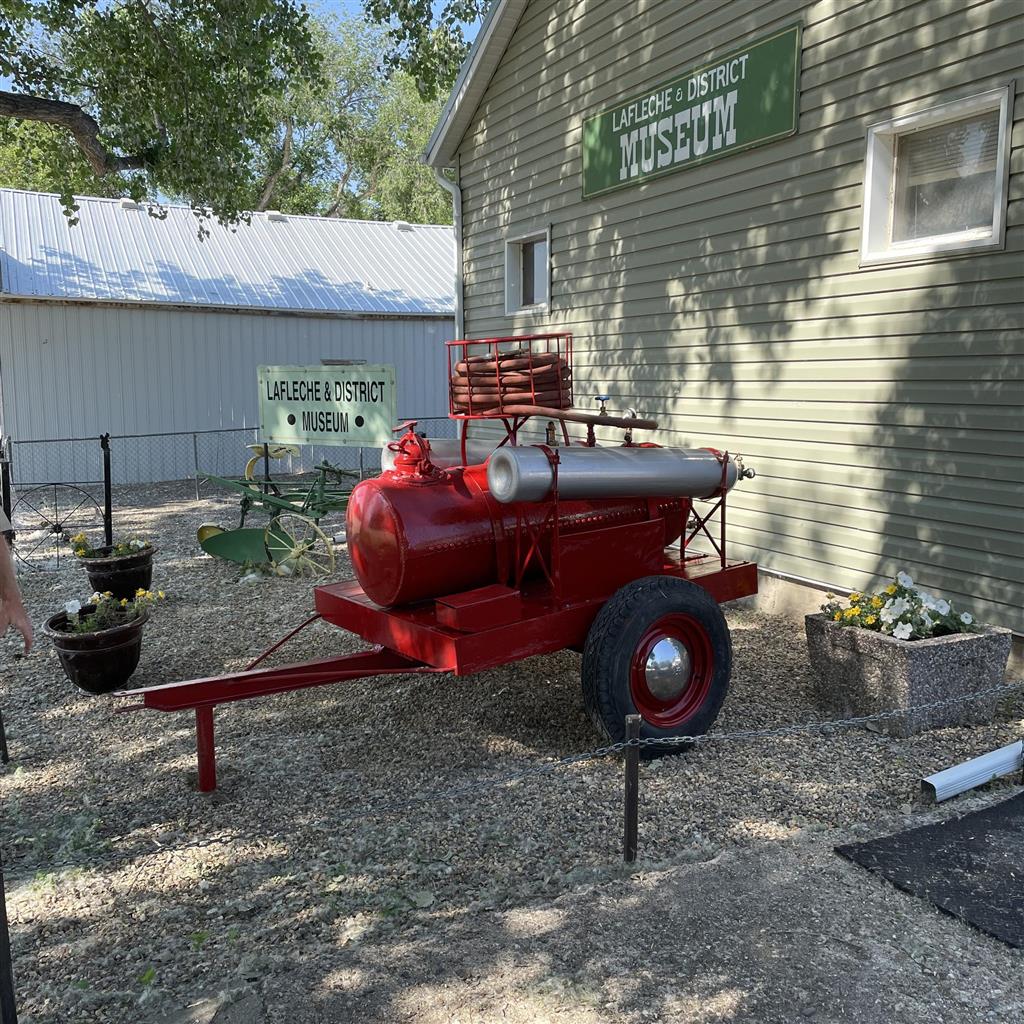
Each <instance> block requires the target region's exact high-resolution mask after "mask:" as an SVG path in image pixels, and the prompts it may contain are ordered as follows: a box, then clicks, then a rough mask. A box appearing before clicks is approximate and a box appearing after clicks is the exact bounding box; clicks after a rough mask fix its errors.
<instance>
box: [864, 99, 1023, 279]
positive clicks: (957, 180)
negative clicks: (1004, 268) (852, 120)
mask: <svg viewBox="0 0 1024 1024" xmlns="http://www.w3.org/2000/svg"><path fill="white" fill-rule="evenodd" d="M1009 93H1010V91H1009V88H1005V89H998V90H994V91H993V92H989V93H985V94H984V95H982V96H975V97H972V98H971V99H967V100H958V101H956V102H954V103H947V104H943V105H942V106H940V107H933V108H932V109H930V110H925V111H921V112H919V113H917V114H911V115H909V116H907V117H901V118H897V119H896V120H894V121H889V122H887V123H885V124H880V125H874V126H873V127H872V128H870V129H869V130H868V153H867V163H866V169H865V180H864V224H863V230H862V237H861V262H862V263H864V264H871V263H888V262H900V261H906V260H912V259H920V258H921V257H926V256H933V255H935V256H938V255H942V254H947V253H951V252H957V251H970V250H972V249H983V248H997V247H999V246H1001V245H1002V244H1003V232H1004V225H1005V218H1006V187H1007V178H1008V175H1007V169H1008V165H1007V155H1008V152H1009V147H1008V136H1009V110H1010V103H1009V101H1010V94H1009Z"/></svg>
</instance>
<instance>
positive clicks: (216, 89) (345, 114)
mask: <svg viewBox="0 0 1024 1024" xmlns="http://www.w3.org/2000/svg"><path fill="white" fill-rule="evenodd" d="M4 12H5V13H4V15H3V16H0V74H6V75H8V76H10V77H11V79H12V80H13V82H14V88H13V89H12V90H11V91H8V92H5V91H3V90H0V184H2V185H6V186H15V187H20V188H28V189H35V190H39V191H52V192H57V193H59V194H60V195H61V198H62V200H63V203H64V210H65V214H66V216H67V217H68V219H69V221H70V222H71V223H72V224H73V223H76V216H75V213H76V210H75V206H74V199H73V197H74V196H75V195H76V194H77V195H82V194H87V195H106V196H130V197H131V198H133V199H135V200H137V201H139V202H143V203H145V202H147V201H148V202H149V203H150V204H155V205H154V208H155V209H156V210H159V202H160V201H161V200H164V199H166V198H171V199H175V200H183V201H185V202H188V203H189V204H190V205H191V206H192V207H193V209H194V210H195V212H196V216H197V220H198V224H197V228H198V231H199V233H200V235H202V234H203V233H204V232H205V228H204V227H203V222H204V221H205V220H206V219H207V218H210V217H216V218H217V219H218V220H219V221H220V222H221V223H225V224H233V223H237V222H239V221H247V220H248V219H249V218H248V215H247V212H246V211H249V210H262V209H270V208H275V209H281V210H283V211H285V212H288V213H304V214H320V215H326V216H344V217H354V218H366V217H374V218H381V219H388V220H410V221H419V222H424V221H429V222H447V221H449V220H450V216H451V214H450V202H449V200H448V197H447V194H446V193H444V192H443V191H442V190H441V189H440V188H439V187H438V185H437V183H436V181H435V180H434V179H433V176H432V174H431V172H430V171H429V170H428V169H427V168H425V167H422V166H421V165H420V163H419V154H420V152H421V151H422V149H423V148H424V147H425V145H426V142H427V139H428V138H429V135H430V132H431V130H432V129H433V127H434V125H435V124H436V122H437V118H438V116H439V113H440V108H441V104H440V101H439V100H431V101H424V100H422V99H421V98H420V96H419V94H418V92H417V88H416V83H415V82H414V81H413V79H412V78H411V77H409V76H408V75H406V74H404V73H402V72H396V73H395V74H392V73H391V71H389V70H388V68H386V67H385V66H384V62H382V60H381V54H382V53H384V52H386V51H387V49H388V45H389V43H388V38H389V37H388V33H387V32H386V31H385V30H384V29H381V28H379V27H374V26H369V25H367V24H365V23H363V22H361V21H357V20H348V21H339V20H334V19H328V18H327V17H324V18H323V19H321V20H319V21H313V20H311V19H310V16H309V13H308V12H307V10H306V9H305V7H304V5H303V4H301V3H298V2H295V0H121V2H119V3H117V4H110V3H106V2H103V0H94V2H89V0H19V2H16V3H12V2H8V3H6V4H5V5H4ZM427 12H428V13H427V20H426V21H425V22H423V25H424V26H426V25H428V24H429V5H427ZM459 39H461V36H458V37H456V36H452V41H451V45H453V46H455V47H456V48H457V49H458V48H459V47H462V48H464V45H463V44H462V43H461V42H459ZM446 45H447V44H446ZM460 52H461V51H460ZM460 59H461V58H460ZM456 66H457V64H456ZM40 101H41V102H40ZM54 101H56V102H54ZM62 104H69V105H70V106H68V107H66V108H65V107H63V106H62ZM3 115H6V116H3Z"/></svg>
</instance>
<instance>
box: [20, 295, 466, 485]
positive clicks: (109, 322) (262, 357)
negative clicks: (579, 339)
mask: <svg viewBox="0 0 1024 1024" xmlns="http://www.w3.org/2000/svg"><path fill="white" fill-rule="evenodd" d="M453 331H454V322H453V321H449V320H423V321H415V320H395V321H376V320H341V319H336V320H329V319H314V318H310V317H288V316H249V315H245V314H228V313H205V312H183V311H176V310H156V309H143V308H138V309H112V308H105V307H90V306H64V305H60V304H57V303H52V304H46V303H2V302H0V387H2V403H0V409H2V411H3V423H2V424H0V428H2V431H3V432H4V433H5V434H8V435H10V436H12V437H13V438H14V439H15V441H16V442H17V441H18V440H19V439H20V440H28V439H36V438H56V437H89V436H98V435H99V434H100V433H104V432H109V433H111V434H140V433H163V432H167V433H170V432H176V431H186V430H217V429H227V428H233V427H252V426H257V425H258V415H259V413H258V406H257V396H256V367H257V366H259V365H260V364H264V363H266V364H275V363H276V364H296V365H307V364H308V365H315V364H318V363H319V362H320V359H321V358H336V359H365V360H366V361H368V362H370V363H391V364H394V366H395V367H396V370H397V381H398V414H399V416H401V417H404V418H409V417H412V416H419V417H439V416H446V415H447V411H448V404H447V391H446V386H445V385H446V363H445V355H444V351H443V341H444V340H446V339H448V338H450V337H451V336H452V333H453ZM190 443H191V442H189V444H190ZM122 448H123V449H126V448H127V446H122ZM48 451H49V455H48V458H47V463H46V467H45V472H46V475H45V476H44V477H41V478H42V479H53V480H59V479H71V478H73V469H72V468H71V467H70V466H69V463H68V456H67V455H66V453H65V454H63V455H62V454H61V453H60V452H59V450H58V448H57V446H51V447H50V448H49V449H48ZM119 458H122V459H128V460H129V461H130V465H128V466H127V467H125V468H124V472H125V473H126V474H127V476H126V477H125V482H133V481H137V480H156V479H170V478H173V477H174V476H175V475H179V476H180V475H181V473H180V462H181V459H180V458H179V457H178V456H177V455H176V454H175V453H174V452H173V451H172V450H170V449H166V450H165V452H164V453H163V454H161V452H160V450H159V449H158V448H152V449H149V450H146V451H143V450H142V449H141V448H138V449H137V450H135V451H134V452H131V453H128V452H127V451H122V453H121V454H120V455H119ZM189 458H191V455H189ZM154 459H155V460H156V462H155V463H154V461H153V460H154ZM235 461H236V462H237V461H238V460H237V459H236V460H235ZM40 472H42V470H40Z"/></svg>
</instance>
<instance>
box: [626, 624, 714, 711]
mask: <svg viewBox="0 0 1024 1024" xmlns="http://www.w3.org/2000/svg"><path fill="white" fill-rule="evenodd" d="M713 671H714V653H713V652H712V650H711V638H710V637H709V636H708V632H707V630H706V629H705V628H704V627H703V626H702V625H701V624H700V622H698V621H697V620H696V619H695V618H693V617H692V616H691V615H686V614H684V613H683V612H672V613H671V614H669V615H663V616H662V617H661V618H660V619H658V620H657V621H655V622H653V623H651V625H650V626H648V628H647V630H646V631H645V632H644V634H643V636H642V637H641V638H640V642H639V643H638V644H637V645H636V648H635V649H634V651H633V658H632V660H631V662H630V671H629V691H630V695H631V696H632V698H633V706H634V707H635V708H636V710H637V713H638V714H640V715H641V716H642V717H643V719H644V721H645V722H647V723H649V724H650V725H653V726H654V727H655V728H658V729H674V728H676V727H677V726H679V725H682V723H683V722H686V721H687V720H688V719H690V718H692V717H693V715H695V714H696V713H697V711H698V709H699V708H700V707H701V705H702V704H703V703H704V701H705V699H706V698H707V695H708V692H709V691H710V689H711V676H712V673H713Z"/></svg>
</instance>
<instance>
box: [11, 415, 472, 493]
mask: <svg viewBox="0 0 1024 1024" xmlns="http://www.w3.org/2000/svg"><path fill="white" fill-rule="evenodd" d="M409 418H411V417H405V419H409ZM417 422H418V423H419V429H420V430H422V431H424V432H425V433H426V434H427V436H428V437H444V438H454V437H455V436H456V424H455V422H454V421H453V420H450V419H448V417H447V416H444V417H440V416H432V417H427V418H424V419H420V420H418V421H417ZM109 438H110V463H111V477H112V479H111V482H112V484H113V485H114V486H122V485H131V484H153V483H165V482H169V481H176V480H190V481H192V482H193V486H196V485H198V484H199V483H201V482H202V481H203V480H204V479H205V478H206V477H207V476H208V475H210V474H213V475H215V476H225V477H238V478H240V477H241V476H242V473H243V471H244V469H245V464H246V461H247V460H248V459H249V457H250V455H251V454H252V453H251V452H250V451H249V450H248V448H247V447H246V446H247V445H255V444H258V443H259V441H260V437H259V428H258V427H232V428H227V429H223V430H188V431H172V432H161V433H148V434H110V435H109ZM297 447H298V449H299V452H298V454H297V455H288V456H286V457H285V458H283V459H275V460H273V461H272V463H271V466H272V475H274V476H298V475H302V474H304V473H311V472H313V471H314V469H315V468H316V467H317V466H318V465H319V464H320V463H321V462H322V461H324V460H325V459H326V460H327V461H328V462H330V463H331V464H332V465H334V466H337V467H338V468H339V469H348V470H353V471H355V472H360V471H362V474H363V475H373V474H375V473H378V472H380V450H379V449H378V448H340V447H329V446H326V445H299V446H297ZM6 451H7V458H8V461H9V463H10V476H11V482H12V485H13V488H14V490H15V492H17V491H19V490H21V491H23V490H25V489H27V488H31V487H38V486H40V485H53V484H72V485H77V486H85V485H100V484H102V483H103V459H102V453H101V450H100V442H99V438H98V437H59V438H45V439H19V438H9V439H7V444H6Z"/></svg>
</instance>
